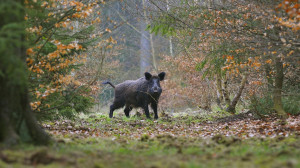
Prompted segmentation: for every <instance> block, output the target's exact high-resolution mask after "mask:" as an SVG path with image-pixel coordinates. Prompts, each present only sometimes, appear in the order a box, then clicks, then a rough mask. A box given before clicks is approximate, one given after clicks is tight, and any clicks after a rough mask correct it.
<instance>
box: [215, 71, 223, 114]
mask: <svg viewBox="0 0 300 168" xmlns="http://www.w3.org/2000/svg"><path fill="white" fill-rule="evenodd" d="M216 87H217V104H218V106H219V107H220V108H221V110H223V107H222V102H223V95H222V77H221V72H219V73H217V76H216Z"/></svg>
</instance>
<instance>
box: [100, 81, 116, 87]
mask: <svg viewBox="0 0 300 168" xmlns="http://www.w3.org/2000/svg"><path fill="white" fill-rule="evenodd" d="M102 84H109V85H110V86H111V87H113V88H115V85H113V84H112V83H110V82H109V81H105V82H102Z"/></svg>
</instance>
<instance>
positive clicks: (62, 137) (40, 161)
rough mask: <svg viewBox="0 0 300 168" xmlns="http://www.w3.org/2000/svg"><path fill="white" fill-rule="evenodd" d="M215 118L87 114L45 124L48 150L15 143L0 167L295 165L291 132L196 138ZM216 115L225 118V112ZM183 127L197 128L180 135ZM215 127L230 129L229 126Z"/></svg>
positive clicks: (299, 153)
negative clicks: (48, 130)
mask: <svg viewBox="0 0 300 168" xmlns="http://www.w3.org/2000/svg"><path fill="white" fill-rule="evenodd" d="M215 114H216V113H215V112H212V113H206V116H205V115H201V114H199V115H196V116H177V117H172V118H170V117H169V118H168V117H161V118H160V119H159V120H147V119H146V118H145V117H144V116H141V117H131V118H126V117H123V116H122V117H119V116H117V117H116V118H113V119H110V118H108V116H107V115H103V114H88V115H84V116H81V117H80V118H77V119H76V120H74V121H70V120H69V121H68V120H62V121H55V122H45V123H44V124H45V125H50V127H51V129H54V130H56V131H60V133H55V134H52V136H53V138H55V139H56V140H57V143H54V144H52V145H51V146H48V147H39V146H38V147H37V146H32V145H27V144H21V145H18V146H15V147H13V148H11V149H5V150H2V151H0V167H1V168H2V167H3V168H6V167H33V166H37V167H42V168H43V167H49V168H53V167H55V168H59V167H105V168H107V167H108V168H110V167H157V168H160V167H183V168H190V167H299V166H300V162H299V160H300V150H299V149H300V145H299V144H300V136H299V135H297V134H295V135H292V136H289V137H283V136H277V137H276V138H270V137H267V138H259V137H256V138H251V139H242V138H240V137H235V136H225V135H224V134H215V135H214V136H212V137H211V138H205V139H203V138H200V136H199V134H200V133H201V131H203V129H206V127H205V126H209V125H210V126H212V122H210V124H207V125H203V123H206V122H207V121H213V120H214V119H215V117H212V116H213V115H215ZM220 115H222V116H227V114H226V113H224V114H220ZM215 124H216V123H215ZM278 124H279V123H278ZM69 127H70V128H69ZM61 129H63V131H62V130H61ZM188 129H198V130H195V131H190V134H184V133H185V131H186V130H188ZM217 129H225V131H226V130H229V129H232V130H235V128H234V127H233V126H227V127H224V126H221V127H217ZM76 131H82V132H81V134H79V133H77V132H76ZM86 131H88V132H89V134H88V135H87V136H85V132H86ZM172 131H177V132H176V133H175V132H172ZM93 134H95V136H93ZM96 134H99V135H97V136H96Z"/></svg>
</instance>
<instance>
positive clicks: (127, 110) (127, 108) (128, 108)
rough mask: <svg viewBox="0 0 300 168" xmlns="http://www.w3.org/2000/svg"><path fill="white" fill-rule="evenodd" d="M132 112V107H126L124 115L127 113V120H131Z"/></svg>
mask: <svg viewBox="0 0 300 168" xmlns="http://www.w3.org/2000/svg"><path fill="white" fill-rule="evenodd" d="M131 110H132V108H131V107H130V106H127V105H126V107H125V109H124V113H125V115H126V117H127V118H129V113H130V111H131Z"/></svg>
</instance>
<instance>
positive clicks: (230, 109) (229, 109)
mask: <svg viewBox="0 0 300 168" xmlns="http://www.w3.org/2000/svg"><path fill="white" fill-rule="evenodd" d="M247 76H248V75H247V74H246V75H243V78H242V81H241V85H240V88H239V90H238V92H237V93H236V95H235V96H234V98H233V99H232V102H231V103H230V105H229V106H228V107H227V109H226V111H227V112H231V113H235V107H236V105H237V103H238V101H239V100H240V97H241V95H242V92H243V90H244V88H245V85H246V81H247Z"/></svg>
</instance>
